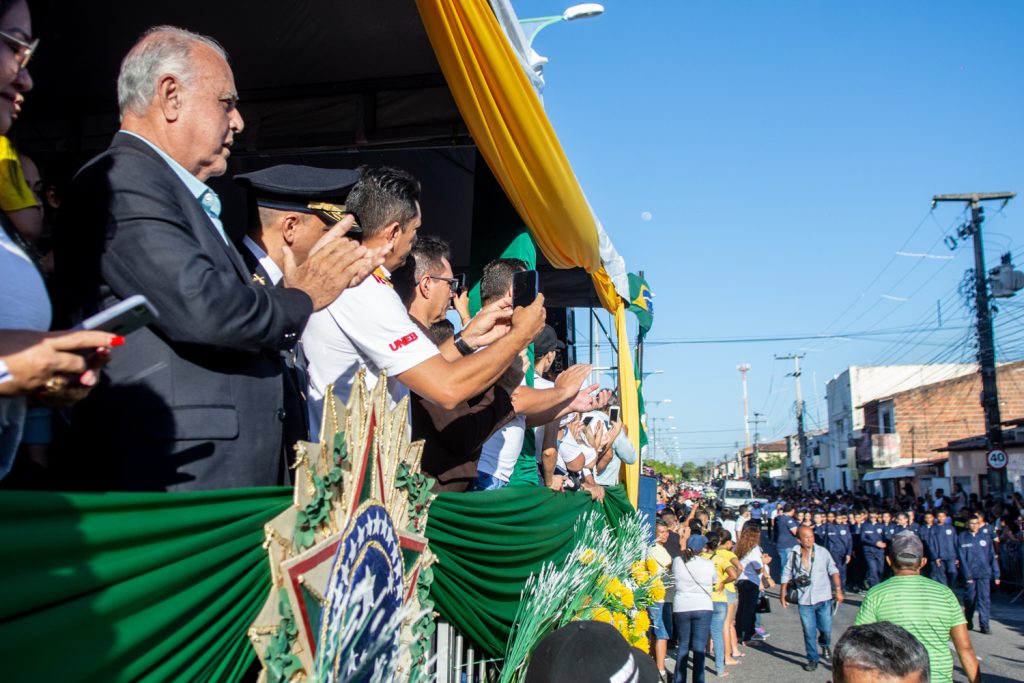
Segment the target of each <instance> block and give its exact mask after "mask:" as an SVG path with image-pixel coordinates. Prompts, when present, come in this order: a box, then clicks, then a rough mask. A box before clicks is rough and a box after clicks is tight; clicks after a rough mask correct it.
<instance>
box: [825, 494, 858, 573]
mask: <svg viewBox="0 0 1024 683" xmlns="http://www.w3.org/2000/svg"><path fill="white" fill-rule="evenodd" d="M822 535H823V537H824V539H825V542H824V543H823V544H821V545H824V546H825V548H826V549H827V550H828V552H829V554H830V555H831V556H832V559H833V560H834V561H835V563H836V567H838V568H839V578H840V580H841V584H840V585H843V586H845V585H846V565H848V564H849V563H850V559H851V558H852V557H853V535H852V534H851V533H850V527H849V525H848V524H847V516H846V513H845V512H841V513H839V514H838V515H836V521H835V522H832V523H829V522H826V523H825V525H824V526H823V534H822Z"/></svg>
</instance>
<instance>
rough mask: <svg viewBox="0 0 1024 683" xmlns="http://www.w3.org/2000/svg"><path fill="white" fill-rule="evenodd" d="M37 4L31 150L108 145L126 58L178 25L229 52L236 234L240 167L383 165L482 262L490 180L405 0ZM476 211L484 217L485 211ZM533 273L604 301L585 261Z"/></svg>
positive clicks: (225, 189)
mask: <svg viewBox="0 0 1024 683" xmlns="http://www.w3.org/2000/svg"><path fill="white" fill-rule="evenodd" d="M33 12H34V15H33V20H34V22H35V32H36V34H37V35H38V36H39V37H41V38H42V42H41V45H40V48H39V51H38V53H37V56H36V57H34V58H33V61H32V64H31V65H30V70H31V73H32V76H33V79H34V80H35V83H36V85H35V87H34V89H33V90H32V92H30V93H29V94H28V97H27V102H26V104H25V108H24V113H23V115H22V118H21V119H20V120H19V121H18V122H17V124H16V126H15V129H14V131H13V135H14V137H15V138H16V140H17V143H18V145H19V147H20V148H21V149H22V150H23V151H25V152H26V153H28V154H29V155H30V156H33V157H35V158H37V160H41V161H43V162H44V163H45V161H46V159H47V158H48V157H50V156H51V155H54V154H56V153H65V152H66V153H70V154H72V155H74V156H76V157H78V158H79V159H80V160H84V159H87V158H88V157H91V156H93V155H95V154H96V153H98V152H100V151H101V150H103V149H105V148H106V146H107V144H108V143H109V141H110V137H111V135H113V133H114V132H115V131H116V130H117V127H118V117H117V102H116V79H117V72H118V68H119V65H120V62H121V59H122V58H123V57H124V55H125V54H126V53H127V51H128V50H129V48H130V47H131V46H132V44H134V42H135V41H136V40H137V38H138V37H139V35H140V34H142V33H143V32H144V31H145V30H146V29H148V28H149V27H151V26H156V25H160V24H172V25H176V26H181V27H184V28H188V29H190V30H194V31H197V32H200V33H204V34H207V35H210V36H212V37H213V38H215V39H216V40H218V41H219V42H220V43H221V44H222V45H223V46H224V48H225V49H226V50H227V52H228V54H229V55H230V58H231V64H232V68H233V70H234V74H235V81H236V85H237V87H238V91H239V95H240V97H241V102H240V105H239V106H240V109H241V112H242V115H243V116H244V118H245V122H246V129H245V131H244V132H243V133H242V134H241V135H240V136H238V138H237V139H236V143H235V147H234V150H233V153H232V157H231V164H230V166H231V167H230V170H229V172H228V174H227V175H226V176H225V177H223V178H220V179H216V180H215V181H213V182H212V183H211V184H212V185H214V186H215V188H216V190H217V191H218V193H219V194H221V196H222V198H223V200H224V204H225V210H224V212H225V213H224V215H225V221H226V223H227V224H228V225H230V226H233V227H234V229H235V231H236V232H237V231H238V230H240V229H241V227H242V225H243V223H244V221H243V220H242V219H241V216H243V215H244V209H243V208H242V207H243V203H242V197H241V194H240V192H239V191H238V190H237V188H235V187H234V184H233V183H231V182H230V180H229V178H230V177H231V176H232V175H234V174H235V173H242V172H245V171H250V170H255V169H258V168H264V167H266V166H269V165H272V164H276V163H303V164H310V165H316V166H325V167H336V168H354V167H356V166H358V165H360V164H367V163H369V164H378V163H387V164H393V165H396V166H400V167H403V168H405V169H407V170H409V171H410V172H412V173H414V174H415V175H417V176H418V177H419V178H420V179H421V180H422V181H423V185H424V197H423V202H422V204H423V213H424V227H423V230H424V231H425V232H430V233H434V234H439V235H441V236H442V237H445V238H446V239H448V241H449V242H451V244H452V247H453V252H454V253H453V266H454V267H455V268H456V269H457V270H458V269H472V267H473V266H475V265H479V264H473V263H471V251H472V244H473V240H474V238H475V239H477V240H481V239H482V240H486V239H488V236H489V233H490V232H491V231H492V230H493V229H494V226H491V225H481V224H478V225H475V226H474V225H473V220H474V194H475V193H474V186H475V185H476V184H477V183H479V182H480V181H481V180H483V181H484V182H486V183H488V184H491V183H493V178H492V177H491V175H490V171H489V170H488V169H487V167H486V164H485V163H484V162H483V161H482V159H481V158H480V157H479V155H478V154H477V152H476V149H475V147H474V146H473V143H472V139H471V137H470V136H469V133H468V131H467V129H466V126H465V124H464V122H463V120H462V117H461V116H460V114H459V111H458V108H457V107H456V105H455V102H454V100H453V98H452V95H451V93H450V91H449V89H448V86H447V84H446V82H445V79H444V76H443V74H442V73H441V70H440V67H439V66H438V63H437V60H436V58H435V57H434V53H433V49H432V48H431V45H430V41H429V40H428V39H427V35H426V32H425V30H424V28H423V24H422V22H421V20H420V17H419V12H418V10H417V8H416V5H415V3H414V2H412V0H362V1H359V0H293V1H292V2H287V3H286V2H268V1H266V0H250V1H249V2H242V1H241V0H205V1H203V2H200V1H198V0H174V1H168V0H157V1H153V2H138V1H135V2H128V1H126V0H110V1H107V2H89V3H77V2H76V3H66V2H43V3H37V4H34V5H33ZM481 175H486V176H487V177H486V178H481V177H478V176H481ZM485 195H486V196H488V197H492V199H488V201H494V199H493V193H485ZM480 196H481V194H480V193H479V192H477V193H476V197H478V198H479V197H480ZM497 201H505V203H506V204H507V200H505V199H504V197H499V198H498V200H497ZM476 209H477V217H478V220H479V216H480V215H489V212H480V211H479V209H480V207H479V206H478V207H476ZM510 209H511V207H510V206H507V207H501V208H500V209H499V210H498V213H499V214H501V213H506V212H507V210H510ZM513 213H514V212H513ZM520 224H522V222H521V221H520ZM538 269H539V270H541V277H542V289H543V290H544V291H545V294H546V295H547V296H548V300H549V303H550V304H551V305H552V306H597V305H598V302H597V298H596V295H595V293H594V290H593V286H592V285H591V283H590V279H589V277H588V276H587V275H586V274H585V273H583V272H582V271H581V270H579V269H576V270H573V271H556V270H554V269H552V268H550V266H549V265H548V264H547V262H546V260H545V259H544V258H543V255H540V256H539V264H538Z"/></svg>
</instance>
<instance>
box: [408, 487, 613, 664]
mask: <svg viewBox="0 0 1024 683" xmlns="http://www.w3.org/2000/svg"><path fill="white" fill-rule="evenodd" d="M595 506H598V507H600V509H602V510H603V511H604V513H605V519H606V520H607V522H608V523H610V524H613V525H614V524H616V523H617V521H618V520H619V519H620V518H621V517H622V515H624V514H626V513H632V512H633V507H632V505H630V503H629V499H628V498H627V497H626V493H625V489H624V488H623V487H622V486H615V487H611V488H608V489H607V490H606V494H605V499H604V503H603V504H598V503H594V502H593V501H592V500H591V499H590V495H589V494H587V493H584V492H578V493H574V494H566V493H556V492H554V491H551V490H550V489H547V488H544V487H536V486H535V487H506V488H504V489H501V490H498V491H483V492H479V493H442V494H440V495H438V497H437V498H436V499H435V500H434V502H433V504H432V505H431V506H430V517H429V519H428V520H427V531H426V535H427V538H428V539H429V540H430V549H431V551H433V553H434V554H435V555H436V556H437V558H438V563H437V564H436V565H434V567H433V570H434V583H433V586H432V588H431V597H432V598H433V600H434V602H435V607H436V609H437V611H438V612H439V613H440V614H441V616H443V617H444V618H445V619H447V620H448V621H449V622H450V623H451V624H452V625H453V626H455V628H456V629H458V630H459V631H460V632H461V633H462V634H463V635H464V636H466V637H468V638H469V639H470V640H471V641H473V642H474V643H475V644H476V645H477V646H478V647H479V648H482V649H483V650H484V651H485V652H487V653H488V654H489V655H491V656H494V657H499V656H503V655H504V653H505V644H506V641H507V640H508V635H509V631H510V629H511V627H512V622H513V620H514V619H515V614H516V609H517V608H518V606H519V598H520V592H521V591H522V589H523V586H524V584H525V583H526V579H527V578H528V577H529V576H530V574H531V573H532V572H534V571H537V570H538V569H540V567H541V565H542V564H543V563H544V562H561V561H562V559H564V557H565V556H566V555H567V554H568V553H569V551H570V550H572V548H573V546H574V544H575V543H574V540H575V536H574V529H573V526H574V524H575V522H576V519H577V518H578V517H579V516H580V515H582V514H584V513H585V512H587V511H588V510H590V509H592V508H594V507H595Z"/></svg>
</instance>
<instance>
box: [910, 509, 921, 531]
mask: <svg viewBox="0 0 1024 683" xmlns="http://www.w3.org/2000/svg"><path fill="white" fill-rule="evenodd" d="M916 516H917V513H915V512H914V508H910V509H909V510H907V521H908V523H907V528H908V529H910V530H911V531H912V532H914V533H915V534H917V535H918V537H920V536H921V524H920V523H919V522H918V521H917V520H916Z"/></svg>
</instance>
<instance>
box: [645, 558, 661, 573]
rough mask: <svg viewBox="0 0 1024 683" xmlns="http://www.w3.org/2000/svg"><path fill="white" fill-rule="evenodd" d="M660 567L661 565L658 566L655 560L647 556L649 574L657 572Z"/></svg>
mask: <svg viewBox="0 0 1024 683" xmlns="http://www.w3.org/2000/svg"><path fill="white" fill-rule="evenodd" d="M660 569H661V567H659V566H658V563H657V562H655V561H654V560H653V559H651V558H650V557H648V558H647V573H648V574H651V575H654V574H657V573H658V571H659V570H660Z"/></svg>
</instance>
